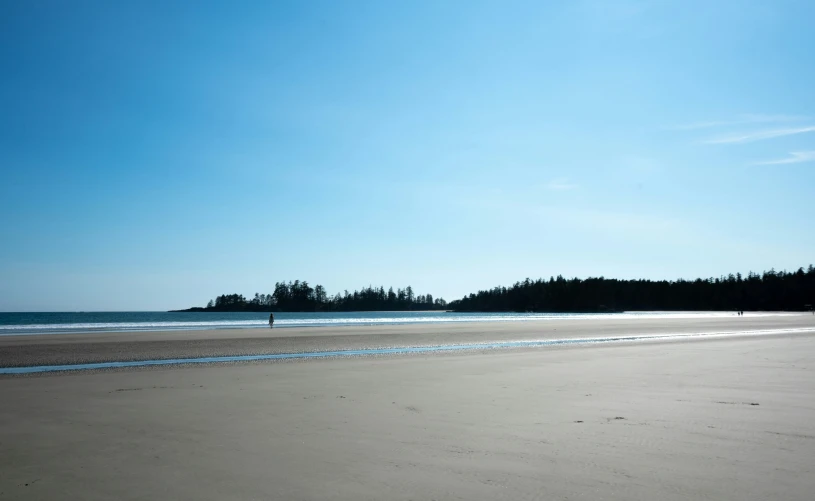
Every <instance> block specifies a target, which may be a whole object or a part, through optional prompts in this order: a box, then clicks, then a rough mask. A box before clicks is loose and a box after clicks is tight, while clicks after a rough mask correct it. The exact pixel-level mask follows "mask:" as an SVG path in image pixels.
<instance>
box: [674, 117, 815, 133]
mask: <svg viewBox="0 0 815 501" xmlns="http://www.w3.org/2000/svg"><path fill="white" fill-rule="evenodd" d="M808 118H809V117H805V116H799V115H762V114H757V113H748V114H744V115H739V117H738V118H735V119H733V120H711V121H707V122H695V123H690V124H683V125H675V126H673V127H668V128H669V129H672V130H697V129H712V128H714V127H729V126H733V125H749V124H760V123H778V122H794V121H797V120H807V119H808Z"/></svg>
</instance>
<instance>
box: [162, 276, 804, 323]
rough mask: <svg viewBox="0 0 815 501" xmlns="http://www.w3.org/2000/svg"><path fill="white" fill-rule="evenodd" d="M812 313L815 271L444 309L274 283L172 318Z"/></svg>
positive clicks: (617, 286)
mask: <svg viewBox="0 0 815 501" xmlns="http://www.w3.org/2000/svg"><path fill="white" fill-rule="evenodd" d="M813 306H815V267H813V266H812V265H809V267H808V268H807V269H806V270H804V268H799V269H798V270H797V271H792V272H787V271H780V272H778V271H775V270H770V271H765V272H764V273H762V274H760V275H759V274H758V273H753V272H750V273H748V274H747V276H746V277H745V276H742V275H741V274H740V273H737V274H735V275H733V274H730V275H727V276H722V277H719V278H706V279H703V278H697V279H695V280H683V279H679V280H675V281H668V280H661V281H652V280H619V279H613V278H611V279H609V278H604V277H598V278H586V279H580V278H571V279H566V278H564V277H562V276H558V277H557V278H555V277H550V278H549V279H548V280H544V279H537V280H530V279H528V278H527V279H526V280H524V281H523V282H516V283H515V284H514V285H512V286H510V287H494V288H492V289H489V290H482V291H478V292H477V293H473V294H470V295H468V296H465V297H463V298H461V299H458V300H455V301H452V302H450V303H447V302H446V301H445V300H444V299H442V298H434V297H433V295H431V294H420V295H416V294H415V293H414V291H413V288H412V287H410V286H407V287H405V288H404V289H402V288H398V289H397V290H396V291H394V290H393V287H391V288H389V289H388V290H387V291H386V290H385V288H384V287H371V286H369V287H366V288H363V289H362V290H360V291H354V292H353V293H352V292H348V291H347V290H346V291H344V293H342V294H339V293H338V294H335V295H333V296H331V295H329V294H328V293H327V292H326V290H325V288H324V287H323V286H322V285H316V286H315V287H311V286H310V285H309V284H308V282H305V281H303V282H301V281H299V280H295V281H294V282H277V283H276V284H275V288H274V292H272V293H271V294H255V296H254V298H251V299H247V298H245V297H244V296H243V295H241V294H224V295H221V296H218V297H217V298H215V299H213V300H212V301H210V302H209V304H207V306H206V307H196V308H190V309H188V310H177V311H214V312H218V311H255V312H270V311H296V312H306V311H410V310H415V311H418V310H452V311H460V312H467V311H486V312H490V311H491V312H501V311H512V312H524V311H529V312H564V313H566V312H575V313H577V312H586V313H588V312H613V311H632V310H634V311H636V310H639V311H660V310H662V311H699V310H701V311H727V310H730V311H735V310H750V311H804V310H809V309H811V308H812V307H813Z"/></svg>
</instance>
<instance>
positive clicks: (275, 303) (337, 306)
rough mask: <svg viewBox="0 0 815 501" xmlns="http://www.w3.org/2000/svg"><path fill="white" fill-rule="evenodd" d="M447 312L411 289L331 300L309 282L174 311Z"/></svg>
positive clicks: (444, 305) (377, 290)
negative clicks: (266, 292) (417, 295)
mask: <svg viewBox="0 0 815 501" xmlns="http://www.w3.org/2000/svg"><path fill="white" fill-rule="evenodd" d="M420 298H421V300H420ZM446 308H447V302H446V301H445V300H444V299H441V298H439V299H436V300H435V301H433V296H431V295H430V294H427V295H426V296H420V297H414V296H413V288H412V287H410V286H408V287H407V288H406V289H405V290H402V289H399V294H398V295H397V294H396V293H394V292H393V287H391V288H389V289H388V292H387V293H386V292H385V288H384V287H382V286H380V287H373V286H370V285H369V286H368V287H365V288H363V289H361V290H359V291H354V292H353V293H350V292H348V291H347V290H346V291H344V294H339V293H338V294H335V295H334V296H330V295H329V294H328V293H327V292H326V290H325V287H323V286H322V285H316V286H314V288H311V286H309V284H308V282H305V281H303V282H301V281H299V280H295V281H294V282H288V283H286V282H277V283H275V286H274V292H272V293H271V294H260V293H255V296H254V298H252V299H251V300H250V301H247V300H246V298H244V297H243V296H242V295H239V294H227V295H222V296H218V297H217V298H215V300H214V301H212V300H211V301H209V303H207V306H206V307H205V308H200V307H194V308H190V309H188V310H176V311H257V312H269V311H404V310H444V309H446Z"/></svg>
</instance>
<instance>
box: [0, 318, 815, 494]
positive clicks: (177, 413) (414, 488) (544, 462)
mask: <svg viewBox="0 0 815 501" xmlns="http://www.w3.org/2000/svg"><path fill="white" fill-rule="evenodd" d="M790 318H792V319H793V320H790ZM739 320H745V321H744V322H741V323H738V324H732V323H731V324H727V325H725V324H717V323H715V322H714V324H715V325H710V326H708V327H705V328H706V329H709V330H717V331H718V330H727V329H723V327H727V326H730V327H731V328H732V329H736V327H734V326H741V328H743V329H759V328H761V329H764V328H770V327H773V326H776V327H791V326H807V325H808V326H813V325H815V320H813V319H812V317H809V318H807V317H806V316H795V317H789V318H787V317H776V319H775V321H774V322H773V321H765V320H762V321H760V322H758V323H756V322H755V321H754V320H753V319H749V318H745V319H739ZM731 322H733V321H731ZM762 322H764V323H762ZM768 322H769V323H768ZM657 324H658V325H656V324H655V325H648V326H646V325H640V326H639V327H632V326H631V325H628V326H627V327H626V326H625V325H623V324H619V325H617V326H616V327H608V328H609V329H611V330H614V329H622V330H624V331H625V332H631V331H632V330H637V329H640V328H641V329H642V330H641V331H639V332H645V331H654V330H655V329H658V330H662V331H664V332H674V331H677V330H680V329H682V328H683V326H682V325H680V324H678V323H674V324H671V323H668V324H665V323H657ZM514 325H516V326H517V329H515V330H513V327H512V326H510V325H509V324H504V325H502V326H500V328H497V329H494V330H495V332H494V336H491V338H492V339H507V338H513V339H516V338H522V337H524V336H527V335H528V336H532V335H533V330H534V329H533V327H529V326H528V325H527V324H514ZM550 327H551V326H550ZM685 327H687V331H686V332H697V331H699V329H700V325H685ZM540 328H542V327H540V326H539V329H540ZM552 328H554V327H552ZM557 328H558V329H559V333H558V337H568V336H570V335H574V336H581V335H589V333H590V332H591V331H592V327H591V326H590V325H589V324H586V323H574V325H572V326H569V325H568V324H562V325H561V326H559V327H557ZM598 328H599V326H596V325H595V326H594V329H595V332H591V333H592V334H593V335H594V334H597V332H596V330H597V329H598ZM371 329H374V328H371ZM428 329H429V330H428ZM470 329H475V330H472V331H470V333H469V334H467V332H468V331H467V327H466V326H460V330H459V331H457V333H458V334H457V335H460V336H461V339H464V338H467V339H485V338H483V337H479V336H480V334H478V332H482V331H480V330H479V329H482V330H483V329H485V327H484V326H480V327H477V328H476V327H470ZM487 329H489V327H487ZM527 329H532V330H529V331H527ZM560 329H563V330H560ZM292 331H293V330H292ZM309 331H310V332H311V334H309V335H308V336H301V337H303V338H308V339H309V341H308V343H316V341H313V339H314V338H315V337H321V336H322V337H325V338H326V339H328V340H332V341H330V342H339V341H338V339H339V338H336V337H335V336H336V334H330V333H329V332H328V331H322V330H321V331H320V332H317V333H315V332H313V331H314V329H311V330H309ZM359 331H360V329H358V328H357V329H354V332H359ZM362 331H364V329H362ZM386 331H387V332H385V333H384V334H382V333H380V334H373V330H371V331H368V334H369V335H381V336H390V337H393V336H392V334H393V333H392V331H389V330H387V329H386ZM279 332H281V333H285V331H284V330H283V329H281V330H280V331H279ZM421 332H425V333H426V337H422V334H421ZM433 332H434V331H433V328H432V327H429V326H425V327H424V330H422V329H415V332H414V331H411V332H410V333H408V334H409V336H408V337H410V338H411V339H409V340H407V341H406V342H408V343H411V344H412V343H413V342H415V341H416V340H417V339H418V340H423V339H427V337H431V338H432V337H433V336H434V335H435V336H438V335H441V334H438V332H437V334H433ZM447 332H449V331H447ZM540 332H541V331H540V330H538V331H537V334H534V335H536V336H537V335H540ZM604 332H605V331H604ZM614 332H617V331H614ZM275 334H276V335H277V332H276V333H275ZM290 334H296V335H294V336H287V337H289V338H295V339H296V338H298V336H300V334H299V333H293V332H292V333H290ZM403 334H404V333H403ZM173 335H174V336H180V337H182V338H184V337H185V336H190V334H189V333H182V334H179V333H174V334H173ZM210 335H213V336H214V338H213V339H216V340H217V339H221V338H222V337H223V336H224V333H223V332H221V334H220V335H219V336H220V337H219V336H218V335H214V334H210ZM243 335H244V338H243V339H251V338H252V336H248V337H247V333H243ZM259 335H260V334H258V336H259ZM267 335H268V334H267ZM355 335H356V336H358V337H361V338H364V337H365V336H359V334H355ZM94 336H98V334H95V335H94ZM118 336H121V334H119V335H118ZM342 336H346V337H343V339H345V340H346V341H347V340H348V339H349V338H350V337H351V336H352V335H351V334H350V333H346V334H342ZM416 336H418V337H416ZM484 336H487V337H490V336H489V335H488V333H487V334H484ZM501 336H504V337H501ZM53 337H56V336H53ZM53 337H38V338H36V339H33V340H32V344H33V345H37V344H38V343H41V346H54V343H59V342H58V341H54V340H53V339H51V340H50V341H49V339H48V338H53ZM204 337H206V336H204ZM132 338H133V339H134V340H131V341H129V342H131V343H133V344H134V345H135V344H138V343H155V342H158V341H156V340H155V339H151V336H144V335H137V336H133V337H132ZM61 339H62V340H63V342H62V344H60V346H69V345H71V343H72V342H75V343H78V345H79V346H101V345H103V344H104V343H105V341H103V339H102V338H97V341H96V342H95V344H88V341H87V339H85V340H82V339H80V340H78V341H77V340H76V339H74V340H72V339H71V338H70V337H61ZM275 339H283V338H282V337H278V338H275ZM10 341H13V340H4V341H3V342H4V343H5V344H2V343H0V351H2V352H3V353H5V352H7V350H8V349H9V347H10V346H14V344H13V343H11V342H10ZM369 341H370V340H369ZM107 342H108V343H110V346H113V347H115V346H118V347H119V348H121V347H122V346H123V345H122V343H121V340H120V341H115V340H114V341H107ZM162 342H178V343H189V342H193V341H192V338H189V337H187V338H185V339H175V340H174V341H162ZM360 342H363V343H364V341H360ZM376 342H378V340H377V341H376ZM18 346H19V345H18ZM128 346H129V345H128ZM180 346H182V345H176V348H179V347H180ZM112 351H115V350H112ZM112 351H111V352H112ZM813 396H815V336H813V335H811V334H810V335H804V334H796V335H774V336H766V337H750V338H728V339H718V340H710V341H705V342H696V341H684V342H670V343H666V342H644V343H636V344H617V345H593V346H570V347H559V348H551V347H550V348H543V349H525V350H497V351H496V350H494V351H491V352H488V353H458V354H438V355H421V356H416V355H414V356H409V357H390V358H379V359H374V358H343V359H332V360H315V361H306V362H290V363H264V364H246V365H212V366H202V367H200V366H199V367H187V368H182V369H175V370H171V369H167V368H159V369H153V370H150V371H145V370H137V371H120V372H110V371H108V372H97V373H75V374H67V375H66V374H60V375H45V376H40V377H27V378H20V377H16V378H6V379H0V402H2V404H0V451H1V452H0V499H26V500H40V499H42V500H46V499H47V500H51V499H86V500H110V499H184V500H186V499H189V500H223V499H287V500H288V499H291V500H300V499H303V500H306V499H329V498H330V499H348V500H366V499H371V500H374V499H376V500H379V499H438V500H442V499H467V500H474V499H509V500H520V499H530V498H532V499H539V498H540V499H620V500H624V499H634V500H655V499H675V500H686V499H723V500H725V499H726V500H745V499H748V500H751V499H755V500H759V499H760V500H765V499H785V500H811V499H813V492H815V477H813V473H814V472H813V470H814V469H815V398H813Z"/></svg>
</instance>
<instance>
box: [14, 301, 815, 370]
mask: <svg viewBox="0 0 815 501" xmlns="http://www.w3.org/2000/svg"><path fill="white" fill-rule="evenodd" d="M802 327H815V316H812V315H806V314H787V315H769V316H745V317H736V316H735V315H734V316H732V317H725V318H691V319H635V320H632V319H615V320H606V319H604V320H593V319H581V320H544V321H529V322H460V323H458V322H456V323H429V324H418V325H417V324H413V325H384V326H362V327H360V326H343V327H306V328H275V329H221V330H203V331H164V332H128V333H121V332H119V333H82V334H50V335H35V336H32V335H24V336H0V367H21V366H32V365H56V364H78V363H92V362H110V361H131V360H152V359H170V358H193V357H213V356H228V355H258V354H270V353H303V352H317V351H333V350H349V349H351V350H353V349H370V348H394V347H405V346H437V345H445V344H462V343H489V342H502V341H524V340H537V339H542V340H551V339H574V338H603V337H606V338H608V337H616V336H643V335H651V334H656V335H661V334H668V333H671V334H693V333H711V332H738V331H756V330H762V329H795V328H802ZM0 377H2V376H0Z"/></svg>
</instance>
